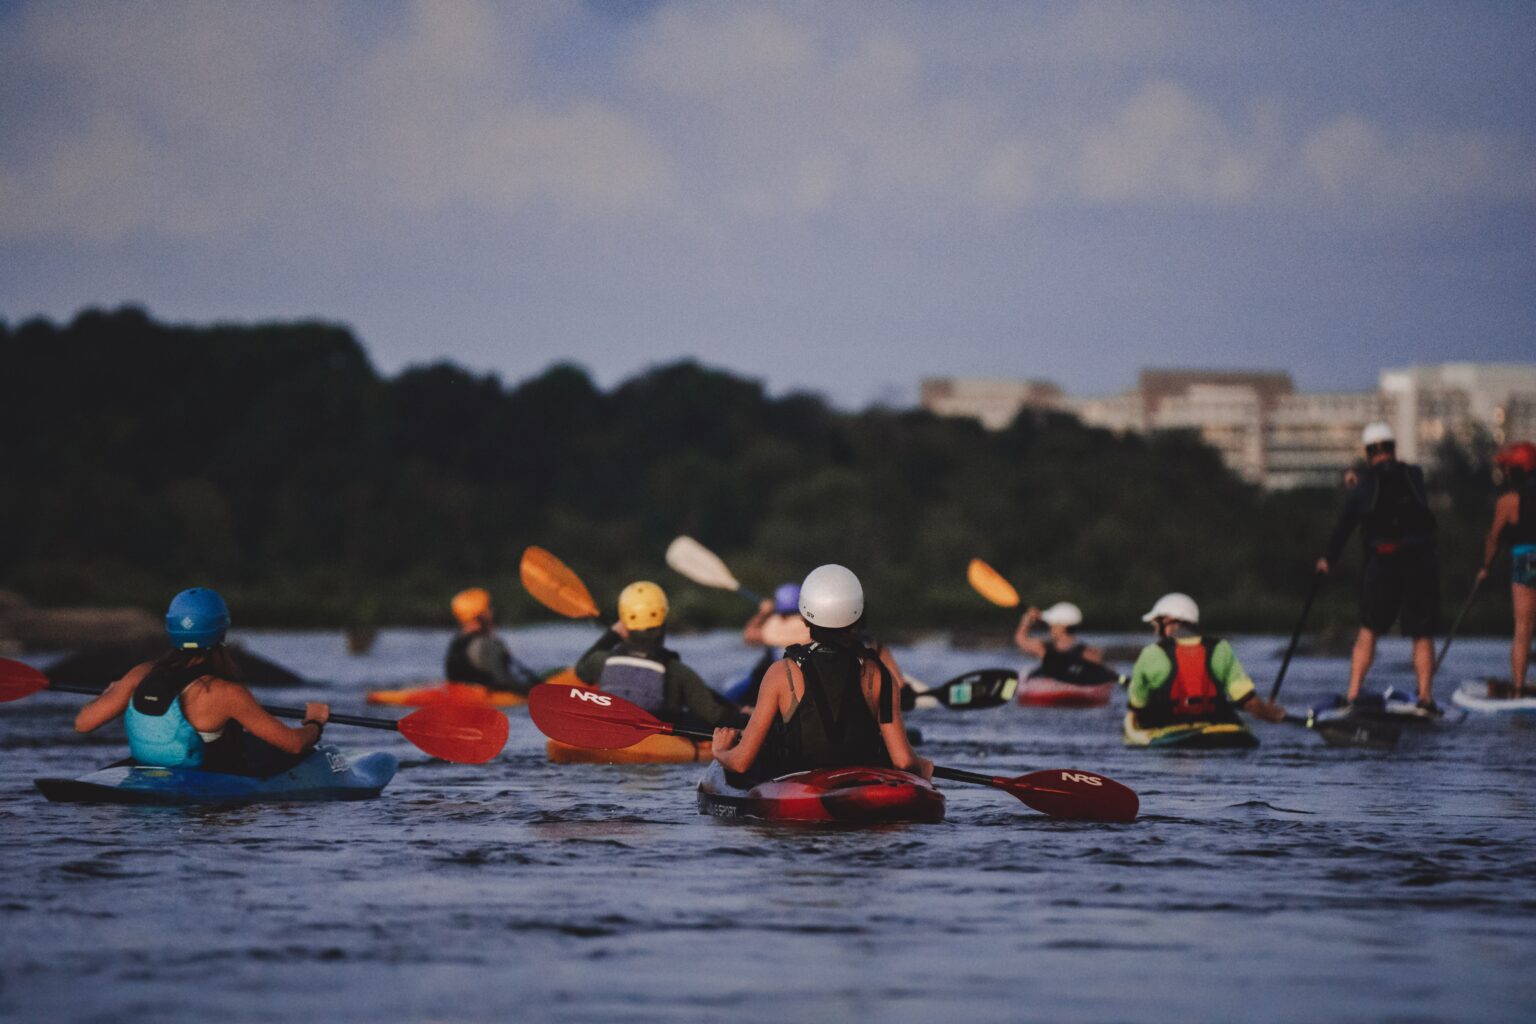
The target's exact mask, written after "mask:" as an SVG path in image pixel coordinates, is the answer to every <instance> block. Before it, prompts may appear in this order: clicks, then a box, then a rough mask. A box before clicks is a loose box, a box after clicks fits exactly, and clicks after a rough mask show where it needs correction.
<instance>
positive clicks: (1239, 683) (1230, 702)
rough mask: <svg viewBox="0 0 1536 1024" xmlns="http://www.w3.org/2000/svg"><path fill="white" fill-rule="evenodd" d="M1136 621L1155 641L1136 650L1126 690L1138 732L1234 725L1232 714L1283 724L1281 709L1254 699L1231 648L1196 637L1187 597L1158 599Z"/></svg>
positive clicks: (1196, 615)
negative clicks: (1205, 724) (1145, 625)
mask: <svg viewBox="0 0 1536 1024" xmlns="http://www.w3.org/2000/svg"><path fill="white" fill-rule="evenodd" d="M1141 621H1143V622H1150V623H1151V624H1152V627H1153V629H1154V630H1155V631H1156V633H1157V640H1156V641H1155V642H1153V643H1150V644H1148V645H1147V646H1146V647H1143V648H1142V650H1141V654H1140V655H1139V656H1137V658H1136V666H1135V667H1134V668H1133V669H1131V682H1130V685H1129V686H1128V687H1127V689H1126V702H1127V703H1128V704H1129V705H1130V708H1131V711H1132V712H1133V713H1134V714H1135V716H1136V717H1135V721H1136V725H1137V727H1138V728H1142V729H1155V728H1162V727H1164V726H1169V725H1179V724H1182V723H1185V722H1190V723H1193V722H1210V723H1223V722H1226V723H1237V722H1239V721H1240V719H1239V718H1238V716H1237V712H1238V711H1242V712H1244V713H1245V714H1249V715H1253V716H1254V717H1255V718H1259V719H1262V720H1263V721H1266V722H1279V721H1282V720H1284V718H1285V709H1284V708H1282V707H1280V706H1279V705H1278V704H1271V703H1270V702H1269V701H1267V700H1265V699H1264V698H1262V697H1260V696H1259V695H1258V691H1256V690H1255V689H1254V685H1253V680H1252V679H1250V678H1249V677H1248V673H1247V672H1245V671H1244V670H1243V666H1242V663H1241V662H1239V661H1238V660H1237V654H1236V652H1234V651H1233V650H1232V645H1231V644H1230V643H1228V642H1227V641H1225V640H1221V639H1218V638H1216V637H1208V636H1201V635H1200V632H1199V629H1198V626H1199V625H1200V606H1199V605H1197V604H1195V602H1194V600H1193V599H1192V598H1191V597H1189V595H1187V594H1179V593H1173V594H1164V595H1163V596H1162V597H1160V598H1158V599H1157V603H1156V604H1154V605H1153V606H1152V610H1151V611H1149V612H1147V614H1145V615H1143V616H1142V617H1141Z"/></svg>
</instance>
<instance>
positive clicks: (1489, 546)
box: [1477, 491, 1520, 583]
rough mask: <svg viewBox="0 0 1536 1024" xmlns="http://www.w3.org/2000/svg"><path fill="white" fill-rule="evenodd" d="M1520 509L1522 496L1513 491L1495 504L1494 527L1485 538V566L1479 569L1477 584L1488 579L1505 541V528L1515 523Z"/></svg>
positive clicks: (1501, 496)
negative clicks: (1489, 571)
mask: <svg viewBox="0 0 1536 1024" xmlns="http://www.w3.org/2000/svg"><path fill="white" fill-rule="evenodd" d="M1519 508H1520V496H1519V495H1518V494H1516V493H1514V492H1513V491H1511V492H1510V493H1508V494H1504V495H1500V497H1499V500H1498V501H1497V502H1495V503H1494V506H1493V525H1492V526H1490V527H1488V536H1487V537H1485V538H1483V564H1482V565H1481V566H1479V567H1478V570H1477V582H1479V583H1481V582H1483V580H1485V579H1487V578H1488V570H1489V569H1491V568H1493V560H1494V558H1495V557H1496V556H1497V555H1498V553H1499V543H1500V542H1501V541H1503V539H1504V528H1505V527H1506V526H1508V525H1509V524H1510V523H1513V522H1514V521H1515V515H1516V513H1517V511H1518V510H1519Z"/></svg>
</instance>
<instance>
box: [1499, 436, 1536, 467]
mask: <svg viewBox="0 0 1536 1024" xmlns="http://www.w3.org/2000/svg"><path fill="white" fill-rule="evenodd" d="M1493 464H1494V465H1495V466H1503V467H1504V468H1505V469H1518V470H1520V471H1521V472H1522V473H1536V444H1532V443H1531V442H1529V441H1516V442H1515V443H1514V444H1507V445H1505V446H1504V447H1503V448H1500V449H1499V453H1498V454H1497V455H1495V456H1494V457H1493Z"/></svg>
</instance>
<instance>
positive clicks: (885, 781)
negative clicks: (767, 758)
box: [699, 762, 944, 824]
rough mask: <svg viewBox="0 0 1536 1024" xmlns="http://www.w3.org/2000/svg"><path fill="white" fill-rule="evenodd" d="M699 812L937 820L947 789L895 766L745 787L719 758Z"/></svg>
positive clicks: (702, 787) (769, 817) (702, 789)
mask: <svg viewBox="0 0 1536 1024" xmlns="http://www.w3.org/2000/svg"><path fill="white" fill-rule="evenodd" d="M699 813H700V814H711V815H714V816H715V817H717V818H758V819H761V820H764V821H806V822H842V823H846V824H885V823H889V822H902V821H920V822H934V821H943V820H944V794H942V793H940V792H939V791H938V790H936V789H934V788H933V784H932V783H931V782H928V781H927V780H925V779H923V778H920V777H919V776H916V775H911V774H908V773H907V772H903V771H897V770H896V769H895V768H820V769H816V770H814V771H808V772H796V773H795V774H793V775H785V776H782V777H780V778H777V779H770V780H769V781H767V782H760V783H758V784H757V785H755V786H753V787H752V788H751V789H740V788H738V787H736V786H732V785H731V784H730V782H729V781H727V779H726V776H725V769H724V768H722V767H721V766H720V764H719V762H715V763H713V764H711V765H710V766H709V770H708V771H706V772H705V773H704V778H703V779H701V780H700V781H699Z"/></svg>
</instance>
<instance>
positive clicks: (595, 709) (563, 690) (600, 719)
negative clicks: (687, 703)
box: [528, 683, 672, 750]
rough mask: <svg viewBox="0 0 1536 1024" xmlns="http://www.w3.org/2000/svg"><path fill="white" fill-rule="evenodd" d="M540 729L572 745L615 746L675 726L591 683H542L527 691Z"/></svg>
mask: <svg viewBox="0 0 1536 1024" xmlns="http://www.w3.org/2000/svg"><path fill="white" fill-rule="evenodd" d="M528 714H529V716H530V717H531V718H532V719H533V724H534V725H536V726H538V727H539V731H540V732H542V733H543V734H544V735H545V736H548V737H549V738H550V739H553V740H559V741H560V742H561V743H568V744H570V745H571V746H573V747H592V748H596V749H600V750H616V749H619V748H622V747H632V746H634V745H635V744H636V743H639V742H640V741H641V740H643V739H645V738H646V737H647V736H652V735H655V734H656V733H659V732H671V731H672V727H671V726H670V725H668V724H667V723H666V722H663V721H662V720H661V719H659V718H657V717H656V716H655V715H652V714H650V713H648V712H647V711H645V710H644V709H642V708H638V707H636V706H635V705H633V704H631V703H630V702H629V701H627V700H625V699H624V698H622V697H615V696H614V695H613V694H611V693H603V692H602V691H601V690H594V689H592V688H591V687H588V686H567V685H555V684H551V683H542V684H540V685H539V686H535V687H534V688H533V692H532V693H530V694H529V695H528Z"/></svg>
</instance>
